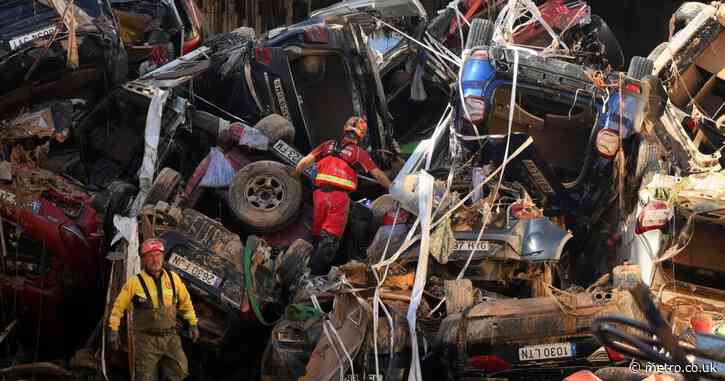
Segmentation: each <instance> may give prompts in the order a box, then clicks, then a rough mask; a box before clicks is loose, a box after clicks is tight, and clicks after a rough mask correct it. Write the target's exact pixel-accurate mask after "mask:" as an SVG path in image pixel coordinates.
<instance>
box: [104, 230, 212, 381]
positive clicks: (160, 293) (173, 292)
mask: <svg viewBox="0 0 725 381" xmlns="http://www.w3.org/2000/svg"><path fill="white" fill-rule="evenodd" d="M141 261H142V265H143V271H142V272H140V273H138V274H137V275H136V276H135V277H132V278H130V279H128V281H127V282H126V284H125V285H124V286H123V288H122V289H121V292H120V293H119V294H118V297H117V298H116V301H115V303H114V304H113V309H112V310H111V316H110V318H109V319H108V326H109V328H110V332H109V334H108V342H109V343H110V345H111V348H113V349H116V350H118V349H119V348H120V346H121V345H120V344H121V341H120V336H119V334H118V326H119V325H120V323H121V317H123V314H124V312H125V311H126V309H127V308H128V306H129V304H130V303H133V330H134V331H133V332H134V345H135V356H134V363H135V368H136V369H135V375H136V377H135V379H136V381H145V380H156V378H157V377H156V376H157V374H158V370H159V368H160V369H161V371H162V373H163V376H164V377H165V378H166V379H168V380H178V381H181V380H183V379H184V378H186V377H187V376H188V375H189V364H188V360H187V359H186V355H185V354H184V350H183V349H182V348H181V338H180V337H179V334H178V331H177V330H176V315H177V310H178V311H180V312H181V316H182V318H184V320H186V321H187V322H188V323H189V336H190V337H191V339H192V340H193V341H196V340H197V339H198V338H199V329H198V328H197V325H196V324H197V319H196V313H195V312H194V306H193V305H192V304H191V297H190V296H189V291H188V290H187V289H186V286H185V285H184V283H183V282H182V281H181V278H179V276H178V275H177V274H176V273H174V272H172V271H165V270H164V268H163V265H164V244H163V242H161V241H160V240H158V239H149V240H146V241H144V243H143V244H142V246H141Z"/></svg>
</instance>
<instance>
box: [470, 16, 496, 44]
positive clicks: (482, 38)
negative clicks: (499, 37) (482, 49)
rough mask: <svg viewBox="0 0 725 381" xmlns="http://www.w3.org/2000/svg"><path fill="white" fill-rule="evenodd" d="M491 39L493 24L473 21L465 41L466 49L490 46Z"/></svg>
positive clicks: (480, 20)
mask: <svg viewBox="0 0 725 381" xmlns="http://www.w3.org/2000/svg"><path fill="white" fill-rule="evenodd" d="M491 38H493V23H491V22H490V21H488V20H486V19H474V20H473V22H472V23H471V29H470V30H469V31H468V38H467V39H466V49H472V48H475V47H478V46H487V45H489V44H491Z"/></svg>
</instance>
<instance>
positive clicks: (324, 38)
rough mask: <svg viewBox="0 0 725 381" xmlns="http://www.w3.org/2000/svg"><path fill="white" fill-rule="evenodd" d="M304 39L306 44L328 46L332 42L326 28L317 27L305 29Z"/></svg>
mask: <svg viewBox="0 0 725 381" xmlns="http://www.w3.org/2000/svg"><path fill="white" fill-rule="evenodd" d="M302 39H303V40H304V41H305V42H310V43H318V44H326V43H328V42H329V41H330V34H329V33H328V32H327V28H325V27H324V26H321V25H315V26H311V27H308V28H305V32H304V33H303V35H302Z"/></svg>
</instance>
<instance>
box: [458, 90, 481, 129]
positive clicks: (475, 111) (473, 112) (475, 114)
mask: <svg viewBox="0 0 725 381" xmlns="http://www.w3.org/2000/svg"><path fill="white" fill-rule="evenodd" d="M463 103H464V107H465V108H464V110H461V112H462V114H463V118H464V119H466V120H467V121H468V122H470V123H472V124H476V125H478V124H479V123H481V122H482V121H483V117H484V115H485V113H486V102H485V101H484V100H483V98H481V97H477V96H472V95H471V96H467V97H465V98H463Z"/></svg>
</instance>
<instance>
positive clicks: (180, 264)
mask: <svg viewBox="0 0 725 381" xmlns="http://www.w3.org/2000/svg"><path fill="white" fill-rule="evenodd" d="M169 263H170V264H171V265H173V266H174V267H176V268H177V269H179V270H181V271H183V272H185V273H187V274H189V275H191V276H193V277H194V278H196V279H199V280H200V281H202V282H204V283H205V284H207V285H209V286H212V287H218V286H219V284H220V283H221V282H222V280H221V278H219V277H218V276H216V275H214V274H213V273H212V272H211V271H208V270H206V269H204V268H202V267H201V266H199V265H197V264H196V263H194V262H191V261H189V260H188V259H186V258H184V257H182V256H179V255H176V254H171V258H169Z"/></svg>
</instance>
